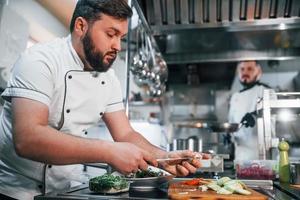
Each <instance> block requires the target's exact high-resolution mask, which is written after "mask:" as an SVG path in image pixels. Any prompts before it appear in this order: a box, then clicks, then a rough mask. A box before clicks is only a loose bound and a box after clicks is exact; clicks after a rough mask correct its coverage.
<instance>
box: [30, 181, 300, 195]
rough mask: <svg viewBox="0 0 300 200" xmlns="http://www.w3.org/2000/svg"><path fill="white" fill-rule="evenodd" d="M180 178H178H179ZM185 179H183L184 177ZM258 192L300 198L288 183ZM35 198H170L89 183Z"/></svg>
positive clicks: (160, 191) (160, 192) (163, 191)
mask: <svg viewBox="0 0 300 200" xmlns="http://www.w3.org/2000/svg"><path fill="white" fill-rule="evenodd" d="M177 180H178V179H177ZM182 180H183V179H182ZM254 189H255V190H257V191H258V192H261V193H262V194H265V195H266V196H268V197H269V199H270V200H272V199H276V200H295V199H299V200H300V189H295V188H291V187H290V186H289V185H287V184H280V183H278V182H275V183H274V187H273V188H272V189H270V188H269V189H263V188H261V187H258V188H254ZM34 199H35V200H45V199H76V200H78V199H168V195H167V189H166V188H161V189H156V190H151V191H134V190H130V191H129V192H125V193H120V194H114V195H104V194H96V193H92V192H91V191H90V190H89V188H88V184H83V185H80V186H77V187H74V188H71V189H70V190H68V191H63V192H59V193H49V194H46V195H44V196H43V195H39V196H36V197H35V198H34Z"/></svg>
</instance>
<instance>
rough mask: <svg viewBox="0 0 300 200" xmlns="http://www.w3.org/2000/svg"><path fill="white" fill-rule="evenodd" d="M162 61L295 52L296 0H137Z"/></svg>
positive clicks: (299, 43)
mask: <svg viewBox="0 0 300 200" xmlns="http://www.w3.org/2000/svg"><path fill="white" fill-rule="evenodd" d="M138 2H139V5H140V7H141V8H142V10H143V12H144V15H145V17H146V20H147V22H148V24H149V25H150V28H151V30H152V33H153V35H154V37H155V39H156V42H157V44H158V46H159V49H160V51H161V52H162V54H163V56H164V58H165V60H166V61H167V63H168V64H185V63H201V62H224V61H239V60H244V59H256V60H286V59H292V58H296V57H299V56H300V1H298V0H139V1H138Z"/></svg>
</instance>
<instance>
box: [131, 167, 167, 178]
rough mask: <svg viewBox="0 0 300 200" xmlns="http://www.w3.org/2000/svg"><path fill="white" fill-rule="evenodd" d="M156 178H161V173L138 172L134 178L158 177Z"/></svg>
mask: <svg viewBox="0 0 300 200" xmlns="http://www.w3.org/2000/svg"><path fill="white" fill-rule="evenodd" d="M158 176H163V172H162V171H159V172H155V171H153V170H151V169H148V170H140V171H138V172H137V173H136V174H135V177H136V178H147V177H158Z"/></svg>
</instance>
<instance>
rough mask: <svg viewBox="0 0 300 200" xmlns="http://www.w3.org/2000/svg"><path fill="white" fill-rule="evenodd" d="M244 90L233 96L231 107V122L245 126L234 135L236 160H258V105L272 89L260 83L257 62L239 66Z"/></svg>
mask: <svg viewBox="0 0 300 200" xmlns="http://www.w3.org/2000/svg"><path fill="white" fill-rule="evenodd" d="M237 70H238V75H239V80H240V83H241V84H242V85H243V89H242V90H240V91H239V92H236V93H234V94H233V95H232V97H231V99H230V107H229V116H228V118H229V122H231V123H242V124H243V125H244V126H243V127H242V128H240V129H239V130H238V131H237V132H235V133H234V143H235V160H253V159H258V158H259V155H258V140H257V131H256V128H255V127H254V126H255V121H256V114H255V113H256V104H257V100H258V99H259V98H262V96H263V91H264V89H269V88H270V87H269V86H268V85H266V84H264V83H261V82H260V81H259V79H260V77H261V75H262V69H261V66H260V65H259V64H258V63H257V61H242V62H239V63H238V66H237Z"/></svg>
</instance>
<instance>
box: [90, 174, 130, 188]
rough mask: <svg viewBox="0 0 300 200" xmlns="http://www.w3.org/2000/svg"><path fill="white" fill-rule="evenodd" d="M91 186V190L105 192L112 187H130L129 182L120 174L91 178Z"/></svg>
mask: <svg viewBox="0 0 300 200" xmlns="http://www.w3.org/2000/svg"><path fill="white" fill-rule="evenodd" d="M89 187H90V190H92V191H98V192H103V191H105V190H109V189H111V188H114V189H116V190H121V189H124V188H126V187H128V182H127V181H126V180H125V179H123V178H122V177H120V176H114V175H111V174H104V175H102V176H97V177H94V178H92V179H90V181H89Z"/></svg>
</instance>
